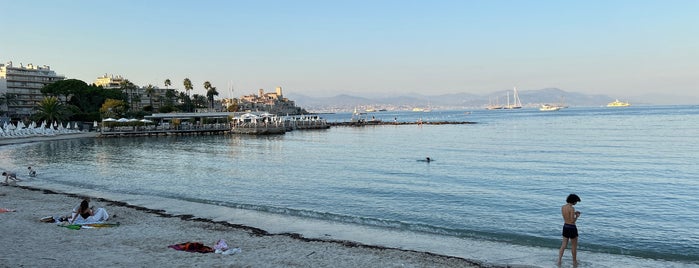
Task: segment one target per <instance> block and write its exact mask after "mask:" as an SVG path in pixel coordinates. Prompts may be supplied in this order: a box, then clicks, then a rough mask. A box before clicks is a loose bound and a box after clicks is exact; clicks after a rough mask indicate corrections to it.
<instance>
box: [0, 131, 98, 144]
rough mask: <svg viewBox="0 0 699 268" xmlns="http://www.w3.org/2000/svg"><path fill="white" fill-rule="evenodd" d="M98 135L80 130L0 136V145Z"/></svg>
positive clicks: (94, 136)
mask: <svg viewBox="0 0 699 268" xmlns="http://www.w3.org/2000/svg"><path fill="white" fill-rule="evenodd" d="M98 135H99V132H80V133H70V134H59V135H55V136H29V137H17V138H0V146H3V145H10V144H22V143H32V142H42V141H54V140H67V139H78V138H96V137H97V136H98Z"/></svg>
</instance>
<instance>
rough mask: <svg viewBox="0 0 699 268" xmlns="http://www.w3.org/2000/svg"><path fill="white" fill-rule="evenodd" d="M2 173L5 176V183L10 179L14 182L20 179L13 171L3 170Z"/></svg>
mask: <svg viewBox="0 0 699 268" xmlns="http://www.w3.org/2000/svg"><path fill="white" fill-rule="evenodd" d="M2 175H3V176H5V184H9V183H10V180H13V181H15V182H18V181H22V180H20V179H18V178H17V174H15V173H14V172H7V171H5V172H3V173H2Z"/></svg>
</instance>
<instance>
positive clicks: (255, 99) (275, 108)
mask: <svg viewBox="0 0 699 268" xmlns="http://www.w3.org/2000/svg"><path fill="white" fill-rule="evenodd" d="M238 110H239V111H266V112H268V113H271V114H276V115H287V114H306V113H308V112H307V111H306V110H304V109H303V108H300V107H296V103H295V102H294V101H292V100H289V99H288V98H284V95H283V94H282V87H277V88H276V90H275V92H268V93H265V92H264V89H260V90H259V93H258V94H257V95H255V94H250V95H245V96H242V97H241V98H240V100H239V101H238Z"/></svg>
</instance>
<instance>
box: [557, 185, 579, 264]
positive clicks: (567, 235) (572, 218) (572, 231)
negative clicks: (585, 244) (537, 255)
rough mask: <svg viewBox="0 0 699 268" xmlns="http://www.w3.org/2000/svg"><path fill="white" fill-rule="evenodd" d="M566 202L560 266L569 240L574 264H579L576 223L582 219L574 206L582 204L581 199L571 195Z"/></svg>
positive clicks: (563, 209) (559, 258) (562, 211)
mask: <svg viewBox="0 0 699 268" xmlns="http://www.w3.org/2000/svg"><path fill="white" fill-rule="evenodd" d="M566 202H567V203H566V204H565V205H563V207H561V214H563V243H561V249H560V250H559V251H558V264H561V258H563V252H565V250H566V247H568V240H570V242H571V245H570V252H571V253H572V254H573V264H574V265H576V264H577V263H578V256H577V254H578V227H577V226H575V222H576V221H577V220H578V218H579V217H580V211H575V207H573V206H574V205H575V204H577V203H578V202H580V197H578V195H576V194H570V195H568V198H566Z"/></svg>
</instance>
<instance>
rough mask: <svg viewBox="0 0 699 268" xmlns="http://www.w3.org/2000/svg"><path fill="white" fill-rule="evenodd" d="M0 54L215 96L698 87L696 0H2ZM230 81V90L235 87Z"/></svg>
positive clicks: (619, 92)
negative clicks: (212, 91) (207, 86)
mask: <svg viewBox="0 0 699 268" xmlns="http://www.w3.org/2000/svg"><path fill="white" fill-rule="evenodd" d="M0 15H1V18H2V33H1V34H0V61H1V62H3V63H5V62H7V61H13V63H14V64H19V63H24V64H25V65H26V64H28V63H33V64H35V65H49V66H51V68H52V69H54V70H56V71H57V72H58V73H59V74H63V75H65V76H67V77H68V78H76V79H80V80H83V81H85V82H87V83H92V82H94V80H95V78H97V77H98V76H100V75H104V74H115V75H122V76H124V77H126V78H128V79H129V80H131V81H132V82H134V83H135V84H137V85H141V86H145V85H148V84H153V85H157V86H159V87H163V81H164V80H165V79H167V78H169V79H170V80H172V82H173V86H174V87H177V88H182V80H183V79H184V78H185V77H187V78H190V79H191V80H192V82H193V84H194V86H195V92H194V93H200V94H203V93H204V89H203V86H202V84H203V83H204V81H207V80H208V81H210V82H211V83H212V84H213V86H215V87H217V89H218V91H219V92H220V93H221V95H220V96H221V97H230V96H240V95H244V94H250V93H255V92H256V91H257V89H259V88H264V89H265V90H266V91H271V90H273V89H274V87H276V86H282V87H283V88H284V90H285V93H290V92H294V93H298V94H305V95H310V96H333V95H336V94H340V93H351V94H366V95H371V96H375V95H381V94H384V95H386V94H395V93H400V92H414V93H422V94H425V95H435V94H442V93H457V92H468V93H474V94H486V93H489V92H493V91H498V90H505V89H511V88H512V87H513V86H517V88H518V89H520V90H533V89H541V88H547V87H558V88H561V89H563V90H566V91H573V92H581V93H587V94H606V95H609V96H611V97H618V98H626V97H627V96H634V95H641V94H646V93H654V92H655V93H665V94H675V95H684V96H692V97H697V96H699V1H695V0H686V1H675V0H667V1H665V0H663V1H655V0H654V1H646V0H628V1H615V0H598V1H595V0H593V1H515V0H508V1H506V0H502V1H498V0H493V1H487V0H481V1H468V0H461V1H439V0H437V1H410V0H400V1H380V0H379V1H325V0H317V1H305V0H294V1H288V0H280V1H265V0H262V1H226V0H221V1H208V0H203V1H159V0H150V1H142V0H138V1H130V0H126V1H99V0H95V1H93V0H89V1H88V0H70V1H54V0H34V1H16V0H0ZM230 86H232V87H233V88H234V90H235V91H234V93H233V94H230V91H229V89H228V88H229V87H230Z"/></svg>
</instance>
